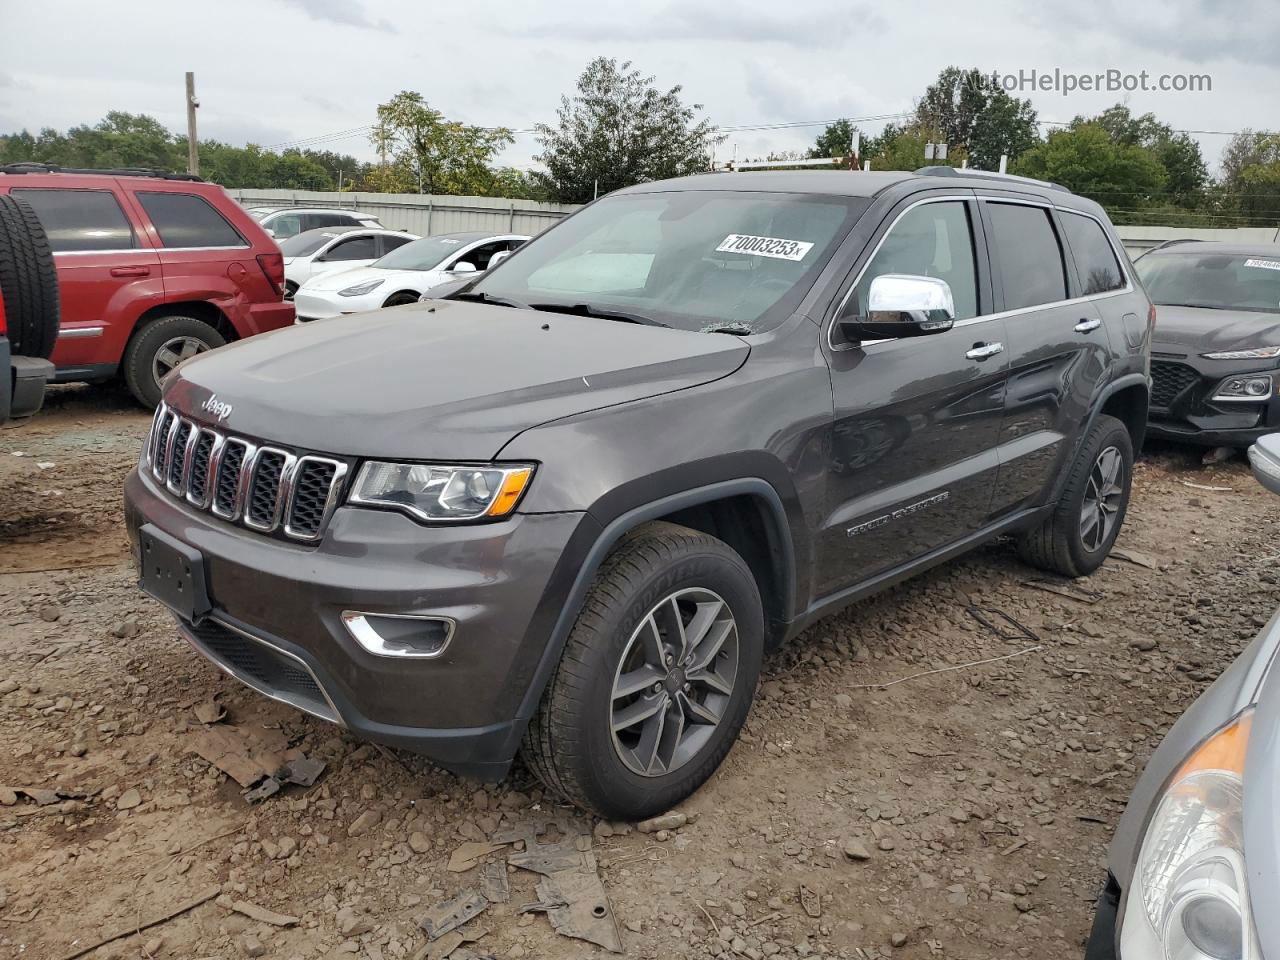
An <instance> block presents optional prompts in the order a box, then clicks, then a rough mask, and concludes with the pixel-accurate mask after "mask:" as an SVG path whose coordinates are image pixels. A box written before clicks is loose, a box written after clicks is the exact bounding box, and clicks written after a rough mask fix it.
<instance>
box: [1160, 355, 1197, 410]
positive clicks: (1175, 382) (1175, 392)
mask: <svg viewBox="0 0 1280 960" xmlns="http://www.w3.org/2000/svg"><path fill="white" fill-rule="evenodd" d="M1199 380H1200V374H1198V373H1197V372H1196V371H1195V368H1194V367H1190V366H1188V365H1187V364H1185V363H1173V362H1171V361H1168V360H1152V361H1151V405H1152V406H1153V407H1168V406H1169V405H1170V404H1172V403H1173V402H1174V401H1175V400H1176V399H1177V398H1178V396H1179V395H1180V394H1181V393H1182V392H1183V391H1184V390H1186V389H1187V388H1188V387H1190V386H1193V385H1194V384H1196V383H1198V382H1199Z"/></svg>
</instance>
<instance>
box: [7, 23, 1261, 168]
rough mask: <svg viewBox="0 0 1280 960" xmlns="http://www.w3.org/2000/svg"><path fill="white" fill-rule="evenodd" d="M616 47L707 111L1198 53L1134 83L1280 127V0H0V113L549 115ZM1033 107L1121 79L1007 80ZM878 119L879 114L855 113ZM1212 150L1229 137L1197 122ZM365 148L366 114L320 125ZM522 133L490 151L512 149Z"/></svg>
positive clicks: (720, 119) (1126, 68)
mask: <svg viewBox="0 0 1280 960" xmlns="http://www.w3.org/2000/svg"><path fill="white" fill-rule="evenodd" d="M599 55H604V56H610V57H617V58H619V59H630V60H632V61H634V62H635V64H636V65H637V66H638V67H639V68H640V69H642V70H644V71H645V72H646V73H650V74H653V75H655V76H656V78H657V80H658V82H659V83H660V84H661V85H662V86H663V87H664V88H665V87H668V86H672V85H675V84H681V85H682V86H683V87H684V90H685V96H686V98H687V100H688V102H691V103H701V104H704V105H705V113H706V115H707V116H709V117H710V118H711V119H712V120H713V121H714V122H715V123H717V124H719V125H721V126H724V127H730V126H746V125H760V124H771V123H773V124H777V123H786V122H794V121H816V120H827V119H831V118H835V117H841V116H850V117H870V116H881V115H885V114H894V113H899V112H901V111H905V110H910V109H911V107H912V105H913V103H914V101H915V99H916V98H918V97H919V96H920V94H921V93H922V92H923V90H924V88H925V86H926V85H927V84H928V83H929V82H930V81H931V80H932V79H933V78H934V77H935V76H936V75H937V73H938V71H939V70H940V69H941V68H943V67H945V66H947V65H948V64H957V65H960V66H964V67H970V66H977V67H981V68H982V69H983V70H985V71H991V70H995V71H998V72H1000V73H1016V72H1017V71H1019V70H1024V71H1030V70H1032V69H1038V70H1040V71H1042V72H1044V71H1052V70H1053V69H1054V68H1055V67H1056V68H1059V69H1061V70H1063V71H1067V72H1072V73H1078V74H1086V73H1094V72H1099V71H1105V70H1108V69H1116V70H1120V71H1123V72H1130V73H1137V72H1138V71H1141V70H1146V71H1149V72H1150V74H1151V75H1152V78H1153V79H1154V78H1155V77H1158V76H1159V75H1161V74H1209V75H1210V76H1211V78H1212V91H1211V92H1202V93H1174V92H1157V91H1150V92H1134V93H1131V94H1128V95H1127V100H1128V103H1129V105H1130V107H1131V108H1132V109H1133V110H1134V111H1135V112H1137V113H1142V112H1146V111H1153V112H1154V113H1156V114H1157V115H1158V116H1159V117H1160V118H1161V119H1163V120H1165V121H1166V122H1168V123H1170V124H1172V125H1173V126H1174V127H1176V128H1180V129H1187V130H1194V131H1235V130H1239V129H1241V128H1244V127H1251V128H1255V129H1269V130H1276V129H1280V96H1278V95H1277V91H1280V2H1277V0H1231V2H1226V0H1126V2H1116V0H1074V2H1073V3H1072V4H1070V5H1066V4H1061V5H1058V4H1055V5H1052V6H1051V5H1049V4H1045V3H1040V2H1031V0H1025V2H1024V0H965V2H954V0H953V2H946V3H940V2H933V0H905V2H902V0H900V2H898V3H895V4H892V5H890V4H878V3H861V2H858V0H854V2H852V3H850V2H840V0H790V2H787V3H778V2H776V0H775V2H772V3H761V2H754V0H737V2H735V3H724V2H715V3H712V2H707V0H678V2H667V0H629V2H627V3H626V4H617V5H616V6H615V5H613V4H610V3H608V2H601V0H592V2H586V0H559V2H557V3H555V4H546V5H544V6H543V7H542V8H541V9H538V8H535V5H534V4H530V3H528V2H507V0H488V2H486V3H483V4H480V3H477V4H448V5H445V4H427V3H422V2H417V3H415V2H411V0H251V2H250V0H218V2H216V3H208V2H204V3H200V4H195V3H188V2H185V0H169V2H167V3H159V2H151V0H130V2H128V3H127V4H124V5H121V4H109V3H102V2H100V0H98V2H80V0H65V2H64V0H45V2H41V3H31V2H29V0H0V133H3V132H7V131H11V130H16V129H20V128H24V127H26V128H29V129H31V130H33V131H34V130H36V129H38V128H40V127H46V126H51V127H56V128H59V129H63V128H66V127H68V126H71V125H74V124H78V123H92V122H96V121H97V120H98V119H100V118H101V117H102V116H103V114H105V113H106V112H107V111H108V110H112V109H115V110H126V111H130V112H134V113H148V114H151V115H153V116H155V117H157V118H159V119H160V120H161V121H162V122H164V123H165V124H167V125H168V126H169V127H170V128H172V129H174V130H182V129H184V128H185V122H186V121H185V115H184V112H183V110H184V108H183V86H182V85H183V72H184V71H186V70H194V71H195V72H196V83H197V91H198V94H199V97H200V101H201V107H200V135H201V136H202V137H213V138H217V139H219V140H224V141H228V142H231V143H236V144H242V143H245V142H254V143H258V144H261V145H264V146H276V145H280V144H284V143H286V142H288V141H297V140H300V139H302V138H315V137H322V136H325V135H328V134H334V133H338V132H341V131H348V130H350V129H351V128H355V127H361V126H363V125H366V124H369V123H370V122H371V121H372V120H373V117H374V109H375V107H376V106H377V104H378V103H379V102H382V101H384V100H386V99H387V98H389V97H390V96H392V95H393V94H395V93H396V92H397V91H400V90H404V89H410V90H418V91H421V92H422V93H423V94H424V95H425V96H426V98H427V100H428V101H429V102H430V103H431V105H432V106H433V107H435V108H437V109H439V110H441V111H443V112H444V113H445V114H446V115H447V116H449V117H450V118H454V119H460V120H463V121H466V122H469V123H475V124H482V125H485V126H496V125H503V126H508V127H512V128H516V129H524V128H529V127H531V126H532V125H533V124H534V123H536V122H539V121H553V120H554V118H555V109H556V106H557V104H558V102H559V98H560V96H561V95H562V94H564V93H566V92H569V91H571V90H572V88H573V85H574V82H575V80H576V79H577V76H578V74H579V73H580V72H581V71H582V68H583V67H584V66H585V65H586V63H587V62H588V61H589V60H590V59H591V58H593V57H595V56H599ZM1019 95H1021V96H1029V97H1030V98H1031V100H1032V102H1033V103H1034V104H1035V106H1036V108H1037V109H1038V111H1039V114H1040V118H1041V119H1042V120H1059V121H1061V120H1069V119H1071V117H1073V116H1075V115H1076V114H1079V113H1094V112H1097V111H1099V110H1101V109H1103V108H1105V107H1107V106H1108V105H1110V104H1112V103H1115V102H1116V101H1117V100H1121V99H1125V97H1126V95H1124V94H1122V93H1107V92H1089V93H1083V92H1076V93H1073V94H1071V95H1069V96H1063V95H1062V94H1061V93H1056V92H1024V93H1022V94H1019ZM865 126H866V128H867V129H868V130H869V131H870V132H875V131H876V130H878V129H879V127H880V126H882V122H874V123H869V124H866V125H865ZM820 130H821V126H815V127H805V128H799V129H792V130H771V131H741V132H734V133H731V134H730V139H729V141H728V143H726V144H725V146H723V147H722V148H720V149H721V151H722V154H721V156H722V158H724V157H726V156H727V154H729V153H730V152H732V149H733V145H734V144H736V145H737V148H738V152H739V155H740V156H753V155H762V154H764V153H767V152H768V151H776V150H788V149H799V148H803V147H805V146H807V145H808V144H809V143H810V142H811V141H812V139H813V137H814V136H815V135H816V134H817V133H819V132H820ZM1197 136H1198V137H1199V139H1200V140H1201V142H1202V144H1203V147H1204V153H1205V157H1206V159H1207V160H1208V161H1209V163H1210V167H1211V168H1213V167H1215V166H1216V164H1217V161H1218V158H1219V156H1220V154H1221V152H1222V147H1223V146H1224V145H1225V143H1226V140H1227V138H1226V137H1224V136H1218V135H1214V134H1209V133H1202V134H1197ZM314 145H315V146H316V147H319V148H330V149H334V150H339V151H343V152H349V153H354V154H356V155H358V156H362V157H369V156H371V151H370V148H369V145H368V140H367V134H366V133H365V132H363V131H361V132H357V133H354V134H348V135H346V136H343V137H332V138H330V139H326V140H322V141H321V140H316V141H314ZM536 152H537V144H536V142H535V141H534V139H533V138H532V137H531V136H529V135H527V134H526V135H520V136H518V137H517V140H516V143H515V145H514V146H513V147H512V148H511V149H510V150H508V151H507V153H506V155H505V156H504V157H503V159H504V160H505V161H507V162H510V163H514V164H516V165H517V166H529V165H530V164H531V161H532V157H533V156H534V154H535V153H536Z"/></svg>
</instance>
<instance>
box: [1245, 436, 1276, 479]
mask: <svg viewBox="0 0 1280 960" xmlns="http://www.w3.org/2000/svg"><path fill="white" fill-rule="evenodd" d="M1249 466H1250V467H1252V468H1253V478H1254V479H1255V480H1257V481H1258V482H1259V483H1260V484H1262V485H1263V486H1264V487H1266V488H1267V489H1268V490H1270V491H1271V492H1272V493H1280V433H1268V434H1266V435H1265V436H1261V437H1259V438H1258V439H1257V441H1255V442H1254V444H1253V446H1251V447H1250V448H1249Z"/></svg>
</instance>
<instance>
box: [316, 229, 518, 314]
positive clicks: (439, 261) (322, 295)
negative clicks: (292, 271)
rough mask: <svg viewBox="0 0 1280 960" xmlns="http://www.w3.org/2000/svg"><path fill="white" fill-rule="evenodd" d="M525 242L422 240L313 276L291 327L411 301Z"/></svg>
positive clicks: (505, 237)
mask: <svg viewBox="0 0 1280 960" xmlns="http://www.w3.org/2000/svg"><path fill="white" fill-rule="evenodd" d="M528 239H529V238H528V237H527V236H523V235H521V234H514V233H446V234H441V235H439V236H435V237H423V238H422V239H421V240H414V241H413V242H412V243H406V244H405V245H404V246H403V247H401V248H400V249H399V250H393V251H392V252H391V253H389V254H387V255H386V256H385V257H383V258H382V259H381V260H378V261H376V262H375V263H372V264H370V265H369V266H367V267H360V268H358V269H356V270H343V271H342V272H341V273H326V274H324V275H322V276H318V277H313V278H312V279H310V280H308V281H307V282H306V283H304V284H303V285H302V286H301V287H299V288H298V291H297V293H295V294H294V297H293V302H294V306H295V307H296V308H297V311H298V319H297V321H296V322H297V323H310V322H311V321H312V320H322V319H325V318H327V317H336V316H338V315H340V314H344V313H363V312H365V311H368V310H377V309H378V308H380V307H398V306H400V305H401V304H405V303H414V302H416V301H417V300H418V299H419V298H420V297H421V296H422V295H423V294H424V293H426V292H427V291H428V290H430V289H431V288H432V287H434V286H438V285H439V284H442V283H447V282H448V281H450V280H457V279H459V278H461V277H464V276H468V275H470V274H474V273H479V272H482V271H484V270H487V269H489V267H490V266H492V265H493V264H495V263H497V262H498V261H499V260H501V259H503V258H504V257H506V256H507V255H508V254H509V253H510V252H511V251H512V250H515V249H516V248H517V247H519V246H520V245H521V244H522V243H524V242H525V241H526V240H528Z"/></svg>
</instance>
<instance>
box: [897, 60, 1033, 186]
mask: <svg viewBox="0 0 1280 960" xmlns="http://www.w3.org/2000/svg"><path fill="white" fill-rule="evenodd" d="M1036 119H1037V118H1036V111H1035V110H1034V109H1033V108H1032V106H1031V101H1030V100H1018V99H1016V98H1014V97H1011V96H1009V94H1008V93H1006V92H1005V91H1004V89H1003V88H1002V87H1001V86H1000V84H999V82H998V80H997V78H996V76H995V74H992V75H990V76H988V75H986V74H983V73H982V71H980V70H977V69H972V70H962V69H961V68H960V67H954V66H952V67H946V68H945V69H944V70H943V71H942V72H941V73H939V74H938V79H937V80H935V81H934V82H933V83H931V84H930V85H929V87H928V89H926V90H925V92H924V96H923V97H922V98H921V99H920V102H919V103H918V104H917V105H916V123H917V125H918V126H919V127H920V128H922V129H924V130H929V131H936V134H937V136H938V138H939V139H941V140H942V141H943V142H944V143H946V144H947V154H948V159H951V154H952V153H953V152H955V153H956V154H957V155H959V156H961V157H967V158H968V160H969V163H970V164H972V165H973V166H975V167H978V168H979V169H983V170H995V169H997V168H998V167H999V165H1000V156H1001V154H1007V155H1008V156H1009V158H1010V159H1011V160H1012V159H1015V158H1017V157H1019V156H1021V155H1022V154H1023V153H1025V152H1026V151H1027V150H1030V149H1031V148H1032V147H1033V146H1035V145H1036V144H1037V143H1038V142H1039V141H1040V136H1039V131H1038V129H1037V126H1036Z"/></svg>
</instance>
